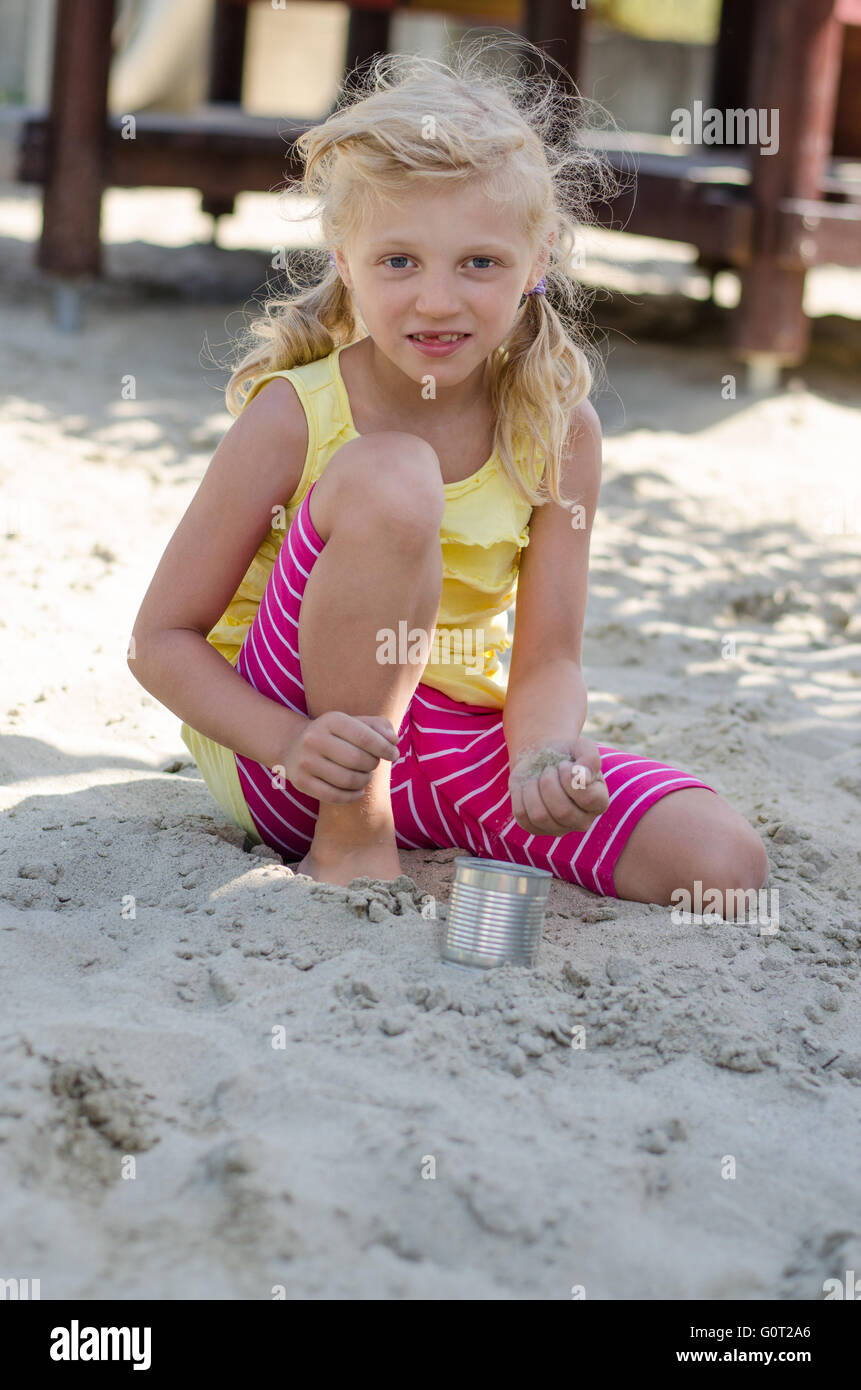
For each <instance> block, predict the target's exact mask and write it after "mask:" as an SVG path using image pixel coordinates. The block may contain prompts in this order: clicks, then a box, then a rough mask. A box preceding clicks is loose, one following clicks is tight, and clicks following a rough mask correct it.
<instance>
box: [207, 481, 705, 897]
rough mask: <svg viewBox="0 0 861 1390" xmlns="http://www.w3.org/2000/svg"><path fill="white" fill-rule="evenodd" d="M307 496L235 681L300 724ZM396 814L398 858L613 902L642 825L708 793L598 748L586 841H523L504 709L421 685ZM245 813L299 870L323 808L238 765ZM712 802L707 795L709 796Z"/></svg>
mask: <svg viewBox="0 0 861 1390" xmlns="http://www.w3.org/2000/svg"><path fill="white" fill-rule="evenodd" d="M313 490H314V487H313V486H312V487H311V489H310V490H309V492H308V494H307V496H306V497H305V499H304V501H303V502H302V505H301V507H300V508H299V511H298V512H297V513H296V516H295V517H294V519H293V523H292V525H291V527H290V529H289V531H288V533H287V535H286V537H285V538H284V541H283V543H282V545H281V549H280V551H279V553H278V558H277V559H276V561H275V564H274V565H273V567H272V573H271V575H270V577H269V580H268V582H267V585H266V588H265V590H264V593H263V596H262V599H261V602H260V606H259V608H258V611H257V614H256V616H255V618H254V621H253V622H252V624H251V627H250V628H249V630H248V633H247V635H246V638H245V641H244V643H243V645H242V650H241V651H240V653H239V658H238V660H237V663H236V670H237V671H238V672H239V674H240V675H241V676H242V677H243V678H244V679H245V680H247V681H248V682H249V683H250V684H251V685H252V686H253V687H254V689H255V690H259V691H261V692H262V693H263V694H264V695H267V696H269V698H270V699H273V700H280V702H281V703H282V704H284V705H287V706H288V707H289V708H290V709H292V710H296V711H298V712H299V713H300V714H307V713H308V709H307V706H306V703H305V690H304V686H303V683H302V669H301V666H300V662H299V612H300V608H301V604H302V595H303V593H304V589H305V584H306V582H307V579H308V576H309V574H310V572H311V568H312V566H313V564H314V562H315V561H316V559H317V557H318V556H319V555H320V554H321V552H322V550H323V547H324V544H325V542H324V541H323V540H322V539H321V537H320V536H319V535H318V533H317V531H316V530H315V528H314V526H313V525H312V523H311V517H310V513H309V509H308V503H309V499H310V497H311V493H312V492H313ZM398 746H399V751H400V756H399V758H398V760H397V762H396V763H395V764H394V765H393V767H392V782H391V789H392V808H393V811H394V818H395V829H396V832H397V842H398V845H399V846H400V848H402V849H426V848H450V847H452V846H454V847H456V848H457V849H462V850H464V851H466V852H468V853H471V854H473V855H478V856H479V857H482V858H489V859H503V860H508V861H511V862H513V863H516V864H531V865H532V866H533V867H534V868H539V869H549V870H550V872H551V873H553V874H554V875H555V876H556V877H557V878H561V879H565V880H567V881H568V882H570V883H577V884H579V885H580V886H581V887H582V888H588V889H589V890H591V892H593V893H601V894H603V895H604V896H606V897H616V896H617V894H616V890H615V887H614V884H613V869H614V867H615V864H616V860H617V859H618V857H619V855H620V854H621V852H622V850H623V849H624V847H625V843H626V841H627V839H628V836H629V835H630V833H631V831H632V830H633V828H634V826H635V825H636V824H637V822H638V820H639V819H640V817H641V816H642V815H643V814H644V813H645V812H646V811H647V810H648V809H649V807H650V806H653V805H654V803H655V802H656V801H658V800H660V798H661V797H662V796H666V795H667V793H669V792H673V791H677V790H679V789H681V788H682V787H705V786H706V783H705V782H701V781H700V780H699V778H697V777H691V776H689V775H688V774H687V773H685V772H680V771H678V770H677V769H675V768H672V767H669V766H667V765H666V764H665V763H656V762H652V761H651V760H650V759H648V758H639V757H636V756H634V755H633V754H631V753H624V752H622V751H621V750H620V749H618V748H608V747H605V746H603V745H600V744H599V745H598V746H599V748H600V752H601V763H602V771H603V773H604V777H605V779H606V782H607V790H608V792H609V797H610V804H609V806H608V808H607V810H606V811H604V812H603V814H602V815H600V816H598V817H597V818H596V819H595V820H594V821H593V822H592V824H591V825H590V826H589V828H588V830H585V831H570V832H569V833H568V834H567V835H561V836H554V835H531V834H529V833H528V831H526V830H523V829H522V828H521V827H520V826H519V825H517V823H516V822H515V821H514V820H513V818H512V814H511V800H510V797H509V794H508V776H509V762H508V749H507V746H506V743H505V736H504V734H503V729H502V710H500V709H488V708H485V707H482V706H477V705H465V704H461V703H460V702H458V701H456V700H452V699H450V698H449V696H447V695H444V694H442V692H441V691H438V690H433V689H432V688H431V687H430V686H427V685H424V684H423V683H419V685H418V687H417V688H416V692H415V694H414V695H413V698H412V700H411V701H410V704H409V707H408V708H407V711H406V714H405V715H404V718H403V722H402V724H401V727H400V730H399V732H398ZM235 756H236V766H237V770H238V772H239V780H240V785H241V787H242V791H243V794H244V796H245V800H246V802H247V805H248V810H249V812H250V815H251V819H252V820H253V822H254V824H255V826H256V827H257V831H258V833H259V835H260V837H261V839H262V840H263V841H264V842H265V843H266V844H268V845H270V846H271V847H272V848H273V849H275V850H277V851H278V852H279V853H280V854H281V855H282V856H283V857H284V858H285V859H286V860H291V859H292V860H296V859H301V858H302V856H303V855H304V854H305V853H306V852H307V850H308V848H309V846H310V844H311V839H312V837H313V834H314V824H315V821H316V818H317V810H318V806H319V803H318V802H317V801H315V800H314V799H313V797H310V796H307V795H306V794H305V793H304V792H300V791H297V789H296V788H295V787H293V786H292V785H291V784H290V783H289V782H287V783H286V785H282V783H283V782H284V779H283V777H282V778H280V779H276V778H274V777H273V774H272V771H271V769H269V768H268V767H265V766H264V765H263V764H262V763H256V762H253V761H252V760H251V759H250V758H246V757H243V756H241V755H240V754H236V755H235ZM707 789H708V790H709V791H713V790H714V789H713V788H711V787H709V788H707Z"/></svg>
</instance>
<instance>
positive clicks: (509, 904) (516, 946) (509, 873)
mask: <svg viewBox="0 0 861 1390" xmlns="http://www.w3.org/2000/svg"><path fill="white" fill-rule="evenodd" d="M454 863H455V876H454V884H453V886H452V890H451V899H450V901H449V907H448V921H447V923H446V933H445V940H444V942H443V948H442V959H443V964H444V965H455V966H459V967H460V968H461V969H464V970H491V969H493V967H494V966H497V965H506V964H509V965H525V966H528V967H529V968H530V969H531V968H532V966H534V965H536V964H537V961H538V948H539V946H540V944H541V928H542V926H543V924H544V908H545V905H546V903H547V895H548V893H549V892H550V885H551V883H552V882H553V875H552V874H551V873H548V872H547V870H546V869H533V868H532V867H531V866H525V865H523V864H510V863H508V862H506V861H505V860H501V859H472V858H468V857H467V856H461V857H459V858H457V859H455V861H454Z"/></svg>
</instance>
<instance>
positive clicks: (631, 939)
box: [0, 192, 861, 1300]
mask: <svg viewBox="0 0 861 1390" xmlns="http://www.w3.org/2000/svg"><path fill="white" fill-rule="evenodd" d="M25 202H26V200H25V199H24V200H22V198H21V195H20V192H19V193H16V195H15V196H14V197H13V198H11V199H8V200H6V201H3V200H0V213H2V212H3V210H4V209H5V210H6V212H7V213H8V216H9V217H10V218H12V217H13V214H16V211H17V212H20V211H21V210H22V209H23V210H24V211H26V208H25V206H24V204H25ZM128 206H130V204H129V205H128ZM138 206H140V204H139V205H138ZM10 209H11V211H10ZM13 220H14V219H13ZM261 242H262V244H263V246H264V247H265V246H266V245H267V244H268V241H267V236H266V233H264V234H263V236H262V237H261ZM625 245H626V243H625V242H624V241H622V240H621V239H620V240H619V241H618V243H617V247H618V254H619V256H621V257H622V258H623V259H624V247H625ZM650 245H651V246H652V256H653V258H654V260H653V262H652V263H651V264H650V267H649V275H650V276H651V277H652V279H654V278H655V276H656V275H658V273H659V272H660V271H661V270H662V267H663V271H665V272H666V274H665V285H666V284H669V285H671V282H672V263H671V261H670V260H669V259H668V260H667V261H666V262H661V251H660V244H658V243H654V244H650ZM3 253H4V254H3V261H4V264H5V267H6V268H5V270H4V272H3V280H2V284H0V294H2V299H3V307H4V314H3V322H4V325H5V327H4V330H3V334H4V370H3V388H4V389H3V395H2V410H0V438H1V439H2V450H0V459H2V464H0V469H2V499H3V500H2V507H3V521H4V525H3V535H4V537H5V539H4V543H3V550H2V562H0V563H2V584H3V593H4V596H5V602H4V604H3V608H2V616H0V622H2V624H3V627H4V629H5V631H4V634H3V636H4V648H5V652H6V656H7V661H6V662H5V663H4V673H3V676H2V682H3V690H2V699H0V717H2V721H3V729H2V731H3V739H2V743H0V777H2V786H0V810H2V812H3V815H2V830H3V837H2V848H1V849H0V969H2V990H3V999H4V1008H3V1017H2V1024H0V1054H2V1064H0V1273H2V1274H3V1275H4V1276H5V1277H13V1276H20V1277H24V1276H28V1277H30V1278H39V1279H41V1293H42V1297H43V1298H45V1299H50V1298H64V1297H76V1298H92V1299H103V1298H109V1297H117V1298H122V1299H129V1298H135V1297H142V1298H161V1299H187V1298H194V1297H203V1298H215V1299H222V1298H223V1299H228V1298H241V1299H268V1298H272V1297H273V1290H274V1291H275V1295H276V1296H277V1295H278V1294H280V1293H281V1292H282V1291H283V1293H284V1295H285V1296H286V1297H287V1298H290V1299H304V1298H312V1299H317V1298H337V1299H372V1298H383V1299H417V1298H430V1299H478V1298H481V1299H523V1298H529V1299H569V1298H571V1297H572V1289H573V1290H575V1292H579V1291H583V1292H585V1296H586V1297H587V1298H589V1299H596V1298H598V1299H641V1298H645V1299H661V1300H663V1299H676V1298H684V1299H703V1298H718V1299H730V1298H743V1299H752V1300H758V1299H788V1300H796V1299H818V1298H822V1297H823V1282H824V1280H825V1279H827V1278H830V1277H837V1278H840V1279H842V1278H843V1277H844V1274H845V1271H846V1270H847V1269H856V1270H861V1195H859V1190H858V1184H857V1166H858V1165H857V1156H858V1141H859V1127H858V1125H859V1122H858V1113H859V1109H858V1108H859V1100H861V1092H859V1087H861V1024H859V1021H858V1010H857V1002H858V993H859V959H861V921H859V910H858V898H859V892H858V890H859V876H860V875H861V869H859V836H858V817H859V810H861V806H859V798H861V755H860V754H859V739H858V731H859V696H858V677H859V672H861V650H859V632H861V626H859V619H858V615H857V612H856V611H855V609H854V608H853V603H854V600H855V595H856V594H857V586H858V578H859V568H861V566H859V537H858V532H859V530H861V505H859V494H858V491H857V489H858V482H857V459H858V457H859V452H861V417H859V414H858V406H859V396H858V390H857V380H858V375H857V367H858V360H859V332H858V326H857V323H856V324H854V325H853V324H851V323H848V322H847V321H846V320H838V319H835V318H830V319H824V320H822V321H821V323H820V324H819V325H818V328H817V351H816V354H815V356H814V359H813V361H812V362H811V364H810V365H809V367H806V368H805V369H804V370H803V371H801V372H799V373H798V374H797V381H796V386H795V387H794V388H793V389H791V390H787V391H785V392H783V393H781V394H780V395H777V396H774V397H770V398H765V399H762V400H758V401H755V400H751V399H749V398H745V397H743V395H742V394H739V397H738V398H737V399H736V400H726V399H724V398H723V397H722V393H721V381H722V378H723V377H724V375H725V374H726V373H727V372H732V371H737V370H738V368H737V365H736V364H734V363H733V362H732V360H731V359H730V358H729V355H728V353H727V351H726V349H725V348H724V347H722V346H721V340H720V331H721V323H722V320H720V321H719V322H718V323H715V324H709V323H707V322H706V323H703V324H702V325H701V326H700V327H696V325H695V324H694V323H693V322H692V319H691V314H692V310H691V307H690V305H689V304H688V303H686V302H683V301H681V300H678V299H672V298H671V299H667V298H666V295H664V297H663V299H658V300H655V301H652V300H651V299H649V297H648V296H647V295H645V294H642V295H640V296H639V298H640V299H642V300H645V301H647V302H646V303H645V305H644V307H643V308H639V307H638V305H632V306H631V307H630V309H629V310H628V311H627V312H628V318H627V320H626V326H625V329H624V332H623V331H622V330H621V329H620V330H619V331H616V330H615V329H614V332H613V335H612V338H611V346H612V348H613V352H612V355H611V358H610V367H609V371H610V383H611V389H610V390H608V391H607V392H605V393H604V395H602V396H600V397H599V398H598V400H597V405H598V408H599V411H600V413H601V415H602V418H603V420H604V424H605V433H606V441H607V442H606V450H605V456H606V472H605V483H604V489H603V494H602V506H601V510H600V514H599V522H598V525H597V529H596V533H595V541H594V548H593V566H592V576H591V592H590V601H589V612H588V623H587V638H586V655H585V660H586V676H587V683H588V686H589V689H590V716H589V722H588V724H587V728H586V730H585V732H586V733H587V734H588V735H589V736H590V737H592V738H594V739H595V740H596V741H598V742H605V743H611V744H614V745H616V746H621V747H623V748H629V749H631V750H634V751H637V752H642V753H646V754H649V755H651V756H654V757H656V758H664V759H667V760H669V761H672V762H674V763H676V764H677V765H680V766H683V767H686V768H689V769H690V770H692V771H695V772H697V773H698V774H699V775H700V776H702V777H703V778H705V779H706V780H707V781H709V782H710V783H711V784H712V785H713V786H715V787H716V788H717V789H718V790H719V791H720V792H721V793H723V794H724V795H726V796H727V797H728V798H730V799H731V800H732V801H733V803H734V804H735V805H737V806H738V807H739V809H740V810H741V811H742V812H743V813H744V815H746V816H747V817H748V818H749V819H750V821H751V822H752V823H753V824H754V825H756V827H757V828H758V830H759V833H760V834H761V835H762V837H763V841H764V843H765V845H766V847H767V849H768V853H769V857H770V860H771V865H772V876H771V880H770V882H769V885H768V889H769V892H771V890H777V892H778V893H779V921H780V926H779V931H778V932H777V933H776V934H774V935H763V934H761V933H760V928H759V926H758V925H757V924H756V923H738V924H736V923H725V922H723V921H719V920H718V921H715V920H708V919H703V918H702V917H701V916H694V915H691V914H686V915H684V916H683V918H682V920H681V921H677V920H673V917H672V914H671V910H670V909H669V908H661V907H657V906H651V907H650V906H645V905H642V904H633V903H623V902H619V901H615V900H608V899H602V898H598V897H596V896H593V895H590V894H589V893H587V892H585V891H583V890H580V889H578V888H575V887H573V886H570V885H566V884H563V883H560V882H558V881H557V882H554V884H553V886H552V889H551V894H550V899H549V905H548V911H547V918H546V925H545V932H544V939H543V944H542V950H541V958H540V962H539V964H538V966H537V968H536V969H534V970H532V971H527V970H523V969H512V968H509V967H505V968H503V969H500V970H496V971H490V972H487V973H486V974H483V975H473V974H470V973H467V972H462V971H457V970H453V969H450V968H447V967H445V966H444V965H442V963H441V961H440V946H441V940H442V935H443V932H444V928H445V917H446V904H447V900H448V895H449V891H450V886H451V881H452V874H453V866H452V863H451V861H452V859H453V857H454V851H428V852H413V853H408V854H405V855H404V856H403V863H404V869H405V877H404V878H402V879H401V880H399V881H398V882H396V883H395V884H392V885H379V884H376V885H375V884H372V883H368V882H365V883H354V884H353V885H352V886H351V887H350V888H349V889H340V888H331V887H326V886H323V885H318V884H314V883H313V882H311V880H309V879H307V878H304V877H296V876H294V875H293V874H292V872H291V871H290V870H289V869H288V868H287V867H285V866H283V865H281V864H280V862H279V861H278V860H277V857H276V856H275V855H274V854H272V853H271V852H270V851H268V850H266V849H265V848H263V849H260V850H257V851H254V852H253V853H250V854H249V853H246V852H245V851H244V849H243V838H244V837H243V834H242V832H241V831H240V830H239V829H237V828H236V827H234V826H232V825H231V824H229V823H228V822H226V820H225V818H224V816H223V815H222V813H221V812H220V811H219V808H218V807H217V806H216V805H215V803H214V802H213V800H212V798H211V796H210V794H209V792H208V790H207V788H206V786H205V784H204V783H203V781H202V780H201V777H200V774H199V773H198V771H197V769H196V768H195V766H194V765H193V764H191V763H190V762H189V759H188V753H187V750H186V749H185V748H184V745H183V744H182V742H181V740H180V738H179V732H178V729H179V720H178V718H177V717H176V716H175V715H173V714H172V713H171V712H170V711H168V710H165V709H164V708H163V707H161V706H160V705H159V704H158V702H157V701H155V700H154V699H153V698H152V697H151V696H149V695H148V694H147V693H146V692H145V691H144V690H143V689H142V688H141V687H140V686H139V685H138V684H137V683H136V682H135V681H134V679H133V678H132V676H131V675H130V673H129V671H128V669H127V667H126V661H125V653H126V646H127V642H128V637H129V634H130V631H131V626H132V622H133V619H134V615H135V613H136V611H137V608H138V605H139V602H140V599H141V597H142V595H143V592H144V589H145V588H146V585H147V584H148V582H149V579H150V577H151V575H152V572H153V570H154V568H155V566H156V563H157V561H158V558H159V556H160V554H161V553H162V550H163V548H164V546H165V545H166V543H167V541H168V539H169V537H170V535H171V533H172V531H173V529H174V527H175V526H176V524H177V522H178V521H179V518H180V516H181V515H182V512H183V510H184V508H185V506H186V505H187V503H188V501H189V500H190V498H191V496H192V494H193V492H194V489H195V487H196V485H197V482H198V480H199V478H200V477H201V475H202V473H203V471H204V469H205V467H206V464H207V462H208V460H209V457H210V456H211V454H212V451H213V449H214V447H215V445H216V443H217V442H218V439H219V438H220V436H221V433H222V432H223V431H224V429H226V428H227V426H228V425H229V423H230V417H229V416H228V415H227V414H226V412H225V411H224V408H223V401H222V399H221V398H220V397H219V394H218V389H217V388H218V385H219V382H220V380H221V378H220V377H219V375H218V373H216V372H214V371H213V369H212V367H211V366H209V367H207V366H206V356H205V353H204V354H203V360H202V361H201V360H200V354H201V350H202V349H203V348H204V345H205V344H206V343H207V342H209V343H210V344H219V343H223V342H224V341H225V340H226V338H227V336H228V333H229V329H230V326H231V318H230V316H231V315H232V314H233V313H234V311H235V310H236V308H237V307H238V306H240V305H241V304H242V303H243V302H244V300H245V297H246V296H247V294H248V293H249V290H250V289H252V288H253V287H254V285H255V284H256V283H258V278H262V269H261V267H262V266H263V264H264V255H263V253H262V252H253V251H252V252H236V253H233V252H231V253H228V252H225V251H222V250H220V249H218V248H207V247H191V248H176V249H171V248H156V249H154V250H151V249H148V248H147V247H145V246H143V245H141V244H139V243H138V244H134V243H132V244H117V245H115V246H111V247H109V271H110V273H111V275H112V276H113V280H112V281H111V282H110V283H108V284H106V285H104V286H102V287H100V288H98V289H97V290H96V291H94V293H93V297H92V299H91V301H90V304H89V306H88V309H87V323H86V331H85V333H84V334H83V335H82V336H80V337H78V338H74V337H61V336H59V335H57V334H56V333H55V332H54V330H53V328H52V327H51V324H50V319H49V314H48V301H47V298H46V292H45V290H44V288H43V287H42V286H41V283H40V282H39V280H38V277H37V276H36V275H35V272H33V271H32V268H31V248H30V247H29V245H28V244H27V243H26V241H25V240H22V239H18V238H16V236H15V235H14V234H12V233H10V232H7V234H6V236H5V239H4V241H3ZM608 254H609V253H608ZM656 265H657V267H658V269H657V270H656ZM626 273H628V271H627V270H626ZM630 273H631V274H632V275H634V271H631V272H630ZM123 277H128V278H127V279H126V280H124V279H123ZM844 278H845V291H846V302H847V303H849V302H850V301H851V297H852V295H854V296H855V303H856V305H857V302H858V298H859V279H858V276H857V275H855V276H851V275H845V277H844ZM182 285H184V286H185V287H186V288H185V291H184V293H183V294H182V295H181V296H179V297H177V294H176V287H178V286H182ZM621 307H622V309H624V307H625V306H624V305H622V306H621ZM855 312H857V309H856V311H855ZM649 319H651V321H652V322H653V323H654V325H655V334H654V335H653V336H650V337H645V336H643V335H642V334H640V341H636V342H635V341H631V339H635V338H637V337H638V333H639V330H638V329H637V327H636V325H637V324H638V323H642V322H644V321H645V320H649ZM129 374H131V375H133V376H134V377H135V379H136V387H137V390H136V399H133V400H125V399H123V398H122V395H121V378H122V377H124V376H127V375H129ZM853 383H854V384H853Z"/></svg>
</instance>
